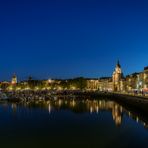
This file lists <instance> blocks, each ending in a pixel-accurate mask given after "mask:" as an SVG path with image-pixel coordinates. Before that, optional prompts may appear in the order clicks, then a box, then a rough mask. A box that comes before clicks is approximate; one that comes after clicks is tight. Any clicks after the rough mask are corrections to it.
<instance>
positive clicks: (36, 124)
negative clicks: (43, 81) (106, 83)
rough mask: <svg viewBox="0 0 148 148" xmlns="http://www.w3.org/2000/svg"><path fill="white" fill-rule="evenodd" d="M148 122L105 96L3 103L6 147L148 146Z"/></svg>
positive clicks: (1, 135)
mask: <svg viewBox="0 0 148 148" xmlns="http://www.w3.org/2000/svg"><path fill="white" fill-rule="evenodd" d="M119 104H120V105H119ZM147 125H148V120H147V115H144V114H143V113H142V112H138V111H135V109H133V108H130V107H128V106H126V105H125V104H122V103H121V102H120V103H116V102H115V101H113V100H109V99H106V98H102V97H100V99H99V98H97V99H96V98H91V99H80V98H79V99H77V98H75V99H72V98H70V99H68V98H64V99H59V98H56V99H53V100H48V101H45V100H44V101H39V100H38V101H32V102H31V101H30V102H26V103H24V102H23V103H8V102H7V103H6V102H5V103H4V102H2V103H1V104H0V139H1V140H0V141H1V142H0V145H1V147H3V148H7V147H15V148H19V147H24V148H26V147H28V148H31V147H36V148H38V147H52V148H60V147H61V148H69V147H70V148H82V147H86V148H129V147H142V148H147V147H148V129H147Z"/></svg>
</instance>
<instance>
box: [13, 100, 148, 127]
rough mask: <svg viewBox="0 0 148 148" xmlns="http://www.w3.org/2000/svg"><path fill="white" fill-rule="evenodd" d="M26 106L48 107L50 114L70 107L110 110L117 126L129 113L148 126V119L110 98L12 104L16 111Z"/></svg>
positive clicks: (80, 109) (88, 110)
mask: <svg viewBox="0 0 148 148" xmlns="http://www.w3.org/2000/svg"><path fill="white" fill-rule="evenodd" d="M22 105H23V106H25V107H29V108H33V107H39V108H43V109H46V110H47V109H48V112H49V114H51V112H52V111H53V112H54V111H55V110H57V109H59V110H60V109H61V110H63V109H65V110H66V109H68V110H71V111H73V112H75V113H78V112H79V113H85V112H86V113H88V112H89V113H90V115H91V114H93V113H96V114H99V112H101V111H108V112H111V113H112V119H113V121H114V123H115V124H116V125H117V126H120V125H121V124H122V117H123V114H126V115H128V116H129V117H130V118H132V119H133V120H135V121H136V122H137V123H140V124H142V125H143V126H144V127H145V128H147V127H148V122H147V119H145V121H143V119H141V117H139V116H138V115H137V114H136V113H132V112H131V111H128V110H127V109H125V108H123V107H122V106H121V105H119V104H118V103H116V102H114V101H109V100H76V99H63V100H62V99H57V100H50V101H36V102H35V101H33V102H29V103H24V104H20V105H17V104H15V103H12V104H11V108H12V110H13V111H14V112H16V110H17V106H18V107H19V106H22Z"/></svg>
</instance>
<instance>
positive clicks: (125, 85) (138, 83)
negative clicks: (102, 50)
mask: <svg viewBox="0 0 148 148" xmlns="http://www.w3.org/2000/svg"><path fill="white" fill-rule="evenodd" d="M87 89H88V90H99V91H114V92H129V93H130V92H144V93H148V67H145V68H144V70H143V71H142V72H139V73H133V74H130V75H127V76H126V77H124V76H123V72H122V68H121V65H120V63H119V61H118V62H117V64H116V66H115V70H114V71H113V75H112V77H108V78H99V79H91V80H87Z"/></svg>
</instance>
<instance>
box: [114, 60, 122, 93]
mask: <svg viewBox="0 0 148 148" xmlns="http://www.w3.org/2000/svg"><path fill="white" fill-rule="evenodd" d="M122 78H123V73H122V70H121V65H120V63H119V61H118V62H117V64H116V67H115V70H114V72H113V76H112V81H113V91H121V87H122V86H121V83H122Z"/></svg>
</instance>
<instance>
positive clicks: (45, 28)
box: [0, 0, 148, 80]
mask: <svg viewBox="0 0 148 148" xmlns="http://www.w3.org/2000/svg"><path fill="white" fill-rule="evenodd" d="M0 54H1V58H0V80H10V79H11V76H12V74H13V73H16V74H17V75H18V77H19V79H25V78H27V77H28V76H29V75H32V76H33V77H34V78H38V79H43V78H49V77H51V78H73V77H78V76H84V77H100V76H111V74H112V72H113V70H114V67H115V64H116V62H117V60H118V59H119V60H120V62H121V65H122V69H123V72H124V74H129V73H132V72H135V71H142V70H143V67H144V66H148V1H147V0H0Z"/></svg>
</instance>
